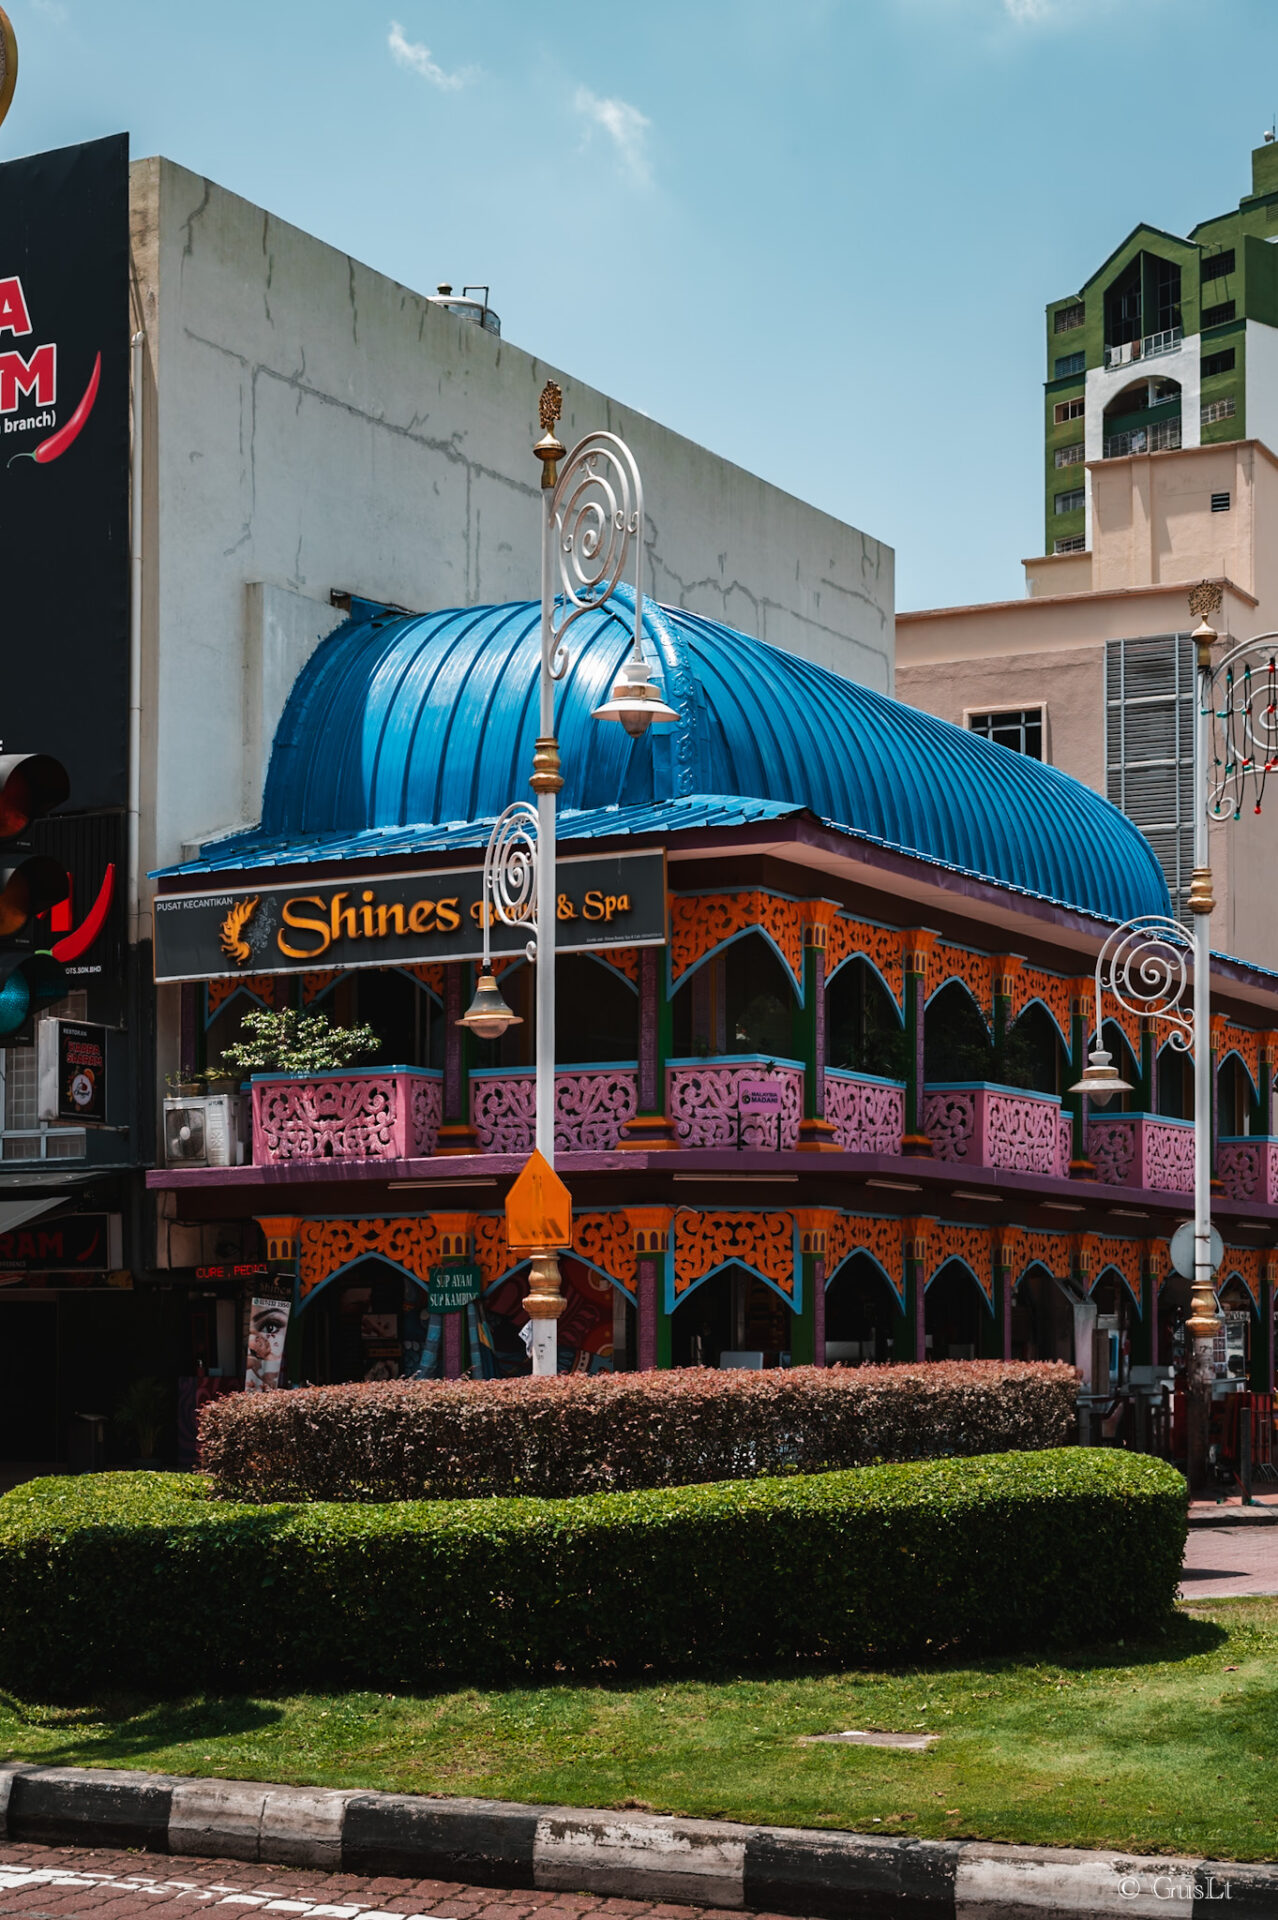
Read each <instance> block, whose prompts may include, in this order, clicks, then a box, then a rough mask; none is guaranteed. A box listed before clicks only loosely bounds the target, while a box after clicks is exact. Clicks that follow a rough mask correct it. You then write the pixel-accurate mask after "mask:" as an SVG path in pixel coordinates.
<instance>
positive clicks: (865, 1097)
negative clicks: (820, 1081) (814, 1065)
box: [825, 1067, 905, 1153]
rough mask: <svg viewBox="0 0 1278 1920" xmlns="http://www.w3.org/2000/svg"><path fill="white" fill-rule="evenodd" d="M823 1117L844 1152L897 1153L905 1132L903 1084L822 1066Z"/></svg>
mask: <svg viewBox="0 0 1278 1920" xmlns="http://www.w3.org/2000/svg"><path fill="white" fill-rule="evenodd" d="M825 1117H826V1119H827V1120H828V1121H829V1122H830V1124H831V1126H832V1127H833V1128H834V1132H835V1138H836V1139H837V1140H838V1143H839V1145H840V1146H841V1147H842V1148H843V1149H844V1151H845V1152H847V1153H899V1152H900V1151H901V1140H902V1137H903V1135H904V1133H905V1088H904V1087H894V1086H892V1085H890V1084H888V1083H885V1082H884V1081H882V1080H860V1079H858V1078H857V1076H856V1075H855V1074H851V1073H843V1072H841V1071H840V1070H839V1069H838V1068H837V1067H830V1068H828V1069H827V1070H826V1076H825Z"/></svg>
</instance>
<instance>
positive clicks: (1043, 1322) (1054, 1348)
mask: <svg viewBox="0 0 1278 1920" xmlns="http://www.w3.org/2000/svg"><path fill="white" fill-rule="evenodd" d="M1012 1358H1013V1360H1066V1361H1068V1362H1069V1363H1070V1364H1071V1365H1072V1364H1073V1360H1074V1306H1073V1302H1072V1301H1071V1300H1070V1299H1069V1298H1068V1296H1067V1295H1066V1294H1065V1292H1064V1290H1063V1289H1062V1288H1061V1287H1060V1286H1058V1285H1057V1283H1056V1281H1055V1280H1054V1279H1053V1278H1052V1276H1051V1274H1050V1273H1049V1272H1048V1271H1047V1268H1046V1267H1031V1268H1030V1270H1029V1272H1028V1273H1026V1274H1025V1275H1024V1276H1023V1277H1022V1278H1021V1280H1020V1281H1019V1282H1018V1284H1017V1287H1016V1291H1015V1293H1014V1294H1013V1295H1012Z"/></svg>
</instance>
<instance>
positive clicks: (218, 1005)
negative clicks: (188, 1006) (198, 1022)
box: [204, 973, 275, 1023]
mask: <svg viewBox="0 0 1278 1920" xmlns="http://www.w3.org/2000/svg"><path fill="white" fill-rule="evenodd" d="M206 990H207V993H208V1006H207V1007H206V1009H205V1014H204V1018H205V1021H206V1023H207V1022H208V1021H210V1020H212V1019H213V1018H214V1017H215V1015H217V1014H219V1013H220V1012H221V1011H222V1008H223V1007H224V1006H225V1005H226V1003H227V1001H228V1000H229V999H231V997H232V995H234V994H237V993H247V994H248V996H249V998H250V999H251V1000H257V1001H259V1002H260V1003H261V1005H262V1006H264V1007H273V1006H274V1005H275V975H274V974H273V973H246V974H245V975H244V976H243V977H242V978H241V979H239V980H209V981H208V982H206Z"/></svg>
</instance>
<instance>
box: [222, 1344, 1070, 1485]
mask: <svg viewBox="0 0 1278 1920" xmlns="http://www.w3.org/2000/svg"><path fill="white" fill-rule="evenodd" d="M1077 1391H1078V1375H1077V1374H1076V1372H1075V1370H1074V1369H1073V1367H1069V1366H1065V1365H1063V1364H1061V1363H1060V1362H1049V1363H1036V1364H1019V1363H1015V1362H1012V1363H1004V1362H1002V1361H996V1360H962V1361H950V1362H939V1363H936V1364H933V1365H929V1366H895V1367H858V1368H856V1369H843V1368H832V1369H829V1370H827V1369H824V1368H819V1367H795V1368H792V1369H788V1370H784V1371H776V1372H767V1373H736V1372H730V1373H718V1372H713V1371H711V1370H710V1369H708V1368H700V1367H698V1368H680V1369H678V1370H676V1371H672V1372H669V1373H631V1374H613V1375H602V1376H600V1375H596V1376H595V1377H594V1378H589V1377H586V1376H569V1377H567V1378H564V1379H558V1380H528V1379H523V1380H501V1381H469V1380H459V1381H435V1382H417V1381H395V1382H388V1383H386V1384H377V1385H368V1386H364V1385H361V1386H344V1387H305V1388H299V1389H297V1390H296V1391H293V1392H287V1393H259V1394H243V1393H238V1394H229V1395H227V1396H226V1397H224V1398H222V1399H219V1400H214V1401H212V1402H210V1403H209V1405H208V1406H206V1407H205V1409H204V1411H203V1413H202V1415H201V1418H200V1448H201V1460H202V1464H203V1465H204V1467H205V1469H206V1471H207V1472H208V1473H209V1474H210V1475H211V1476H212V1480H213V1484H214V1487H215V1488H216V1490H217V1492H218V1493H220V1494H222V1495H224V1496H227V1497H232V1498H236V1499H242V1500H438V1499H461V1498H467V1499H473V1498H475V1497H478V1496H484V1495H489V1494H538V1495H542V1496H546V1497H554V1498H561V1497H564V1496H567V1495H571V1494H581V1493H600V1492H628V1491H633V1490H635V1489H637V1488H641V1487H676V1486H690V1485H694V1484H697V1483H699V1482H704V1481H709V1480H739V1479H754V1478H756V1477H758V1476H760V1475H763V1474H777V1473H820V1472H825V1471H827V1470H829V1469H832V1468H842V1467H859V1466H868V1465H870V1464H871V1463H873V1462H874V1461H879V1460H924V1459H932V1458H935V1457H937V1456H939V1455H945V1454H977V1453H1002V1452H1007V1451H1009V1450H1025V1449H1030V1448H1038V1447H1059V1446H1063V1445H1065V1444H1067V1443H1068V1442H1069V1441H1070V1440H1071V1439H1072V1438H1073V1433H1074V1399H1075V1395H1076V1393H1077Z"/></svg>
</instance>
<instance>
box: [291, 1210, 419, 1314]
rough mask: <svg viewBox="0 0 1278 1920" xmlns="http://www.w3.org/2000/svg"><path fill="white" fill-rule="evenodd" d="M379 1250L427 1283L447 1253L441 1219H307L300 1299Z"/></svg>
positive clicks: (300, 1247) (301, 1242)
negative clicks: (443, 1251)
mask: <svg viewBox="0 0 1278 1920" xmlns="http://www.w3.org/2000/svg"><path fill="white" fill-rule="evenodd" d="M371 1254H379V1255H380V1256H381V1258H382V1259H383V1260H389V1261H390V1262H391V1264H392V1265H393V1266H396V1267H402V1268H404V1270H405V1271H406V1272H408V1273H411V1274H412V1275H413V1277H414V1278H415V1279H417V1280H420V1281H421V1282H422V1283H423V1285H424V1284H425V1283H426V1282H427V1281H428V1280H429V1278H430V1269H431V1266H432V1264H433V1263H434V1262H436V1261H438V1260H440V1259H441V1258H442V1257H443V1254H442V1247H441V1244H440V1232H439V1227H438V1224H437V1221H436V1220H435V1218H433V1217H432V1216H431V1215H430V1214H426V1215H423V1216H422V1217H421V1218H419V1219H400V1220H303V1222H302V1225H301V1229H300V1231H299V1233H298V1236H297V1273H298V1289H299V1293H300V1297H301V1298H302V1299H303V1300H305V1299H306V1298H307V1297H308V1295H310V1294H312V1293H314V1291H315V1289H316V1287H320V1286H323V1284H324V1282H325V1281H326V1280H331V1279H332V1277H333V1275H334V1274H335V1273H340V1272H341V1270H342V1268H343V1267H349V1266H351V1265H353V1264H354V1262H355V1261H356V1260H364V1259H367V1258H368V1257H369V1255H371Z"/></svg>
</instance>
